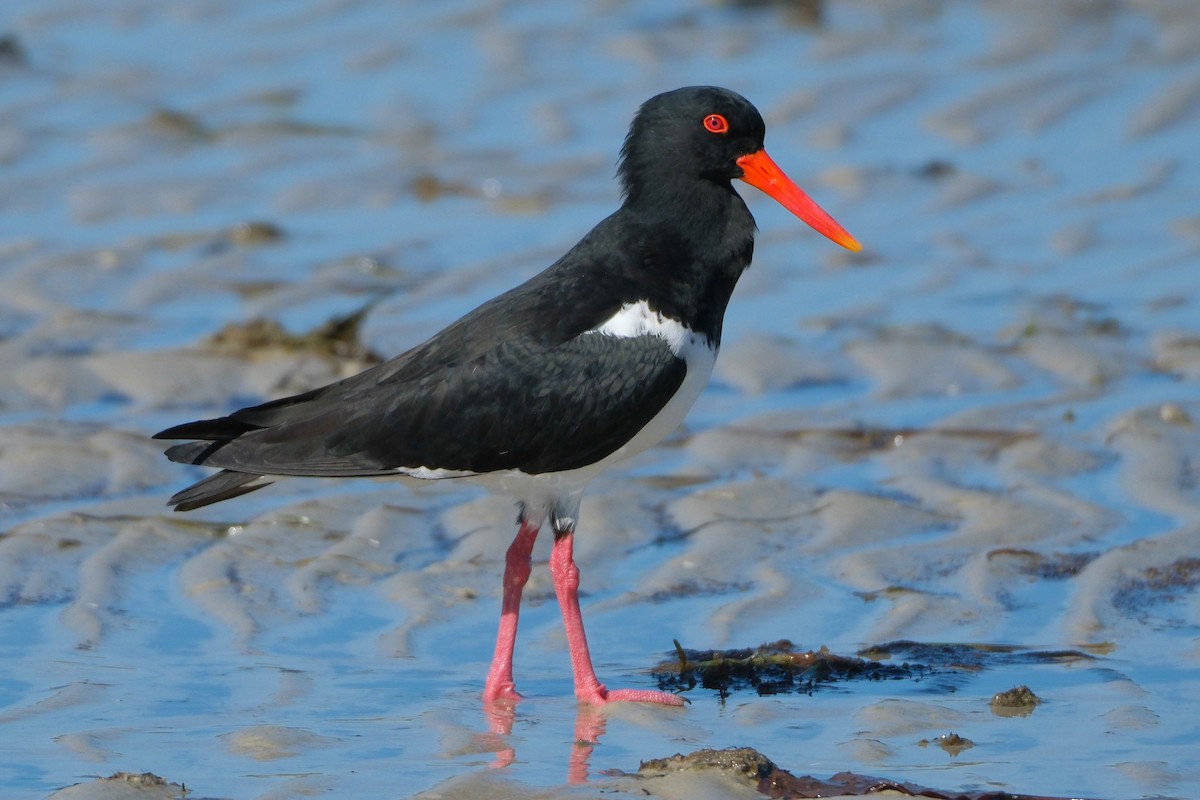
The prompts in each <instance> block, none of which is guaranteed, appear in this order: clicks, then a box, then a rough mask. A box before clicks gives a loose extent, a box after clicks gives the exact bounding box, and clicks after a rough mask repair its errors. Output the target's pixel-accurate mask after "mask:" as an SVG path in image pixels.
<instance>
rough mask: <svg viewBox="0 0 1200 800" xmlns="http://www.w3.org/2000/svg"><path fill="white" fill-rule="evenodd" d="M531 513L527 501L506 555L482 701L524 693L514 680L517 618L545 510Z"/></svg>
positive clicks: (514, 698)
mask: <svg viewBox="0 0 1200 800" xmlns="http://www.w3.org/2000/svg"><path fill="white" fill-rule="evenodd" d="M535 514H536V515H535V516H529V515H528V513H527V509H526V507H525V505H524V504H522V505H521V513H520V514H519V515H518V517H517V524H518V525H519V526H520V527H519V528H518V529H517V535H516V537H515V538H514V539H513V541H512V544H511V545H509V547H508V552H507V553H506V554H505V556H504V595H503V600H502V601H501V604H500V628H499V630H498V631H497V632H496V652H495V654H494V655H493V656H492V666H491V669H489V670H488V675H487V682H486V683H484V685H483V701H484V702H485V703H493V702H495V701H497V700H502V699H505V700H517V699H520V697H521V695H520V694H519V693H518V692H517V687H516V685H515V684H514V683H513V649H514V648H515V647H516V643H517V620H518V618H519V617H520V615H521V592H522V590H524V588H525V582H526V581H528V580H529V573H530V571H531V569H532V566H531V557H532V554H533V543H534V542H535V541H537V535H538V531H539V530H541V528H542V520H543V519H544V518H545V513H544V512H541V513H540V514H537V512H535Z"/></svg>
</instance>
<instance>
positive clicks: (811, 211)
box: [737, 150, 862, 251]
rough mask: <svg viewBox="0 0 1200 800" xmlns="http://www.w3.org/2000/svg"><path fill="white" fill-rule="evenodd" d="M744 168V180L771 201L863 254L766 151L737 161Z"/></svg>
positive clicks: (848, 235)
mask: <svg viewBox="0 0 1200 800" xmlns="http://www.w3.org/2000/svg"><path fill="white" fill-rule="evenodd" d="M737 164H738V166H739V167H741V168H742V172H743V173H744V174H743V175H742V180H744V181H745V182H746V183H748V184H750V185H751V186H753V187H754V188H756V189H761V190H762V191H764V192H766V193H767V194H769V195H770V196H771V197H773V198H775V200H776V201H777V202H778V203H779V204H780V205H782V206H783V207H784V208H786V209H787V210H788V211H791V212H792V213H793V214H795V215H796V216H797V217H799V218H800V219H802V220H804V221H805V222H807V223H808V224H809V225H810V226H812V228H813V230H815V231H816V232H817V233H819V234H821V235H822V236H827V237H828V238H830V239H832V240H833V241H835V242H837V243H838V244H840V245H841V246H842V247H844V248H846V249H847V250H855V251H857V250H862V245H861V244H859V243H858V241H857V240H856V239H855V238H854V237H853V236H851V235H850V234H849V233H848V232H847V231H846V229H845V228H843V227H842V226H841V225H839V224H838V223H837V220H835V219H834V218H833V217H831V216H829V215H828V214H826V213H825V211H824V210H823V209H822V208H821V207H820V206H819V205H817V204H816V202H814V201H813V199H812V198H811V197H809V196H808V195H806V194H805V193H804V192H803V190H801V188H800V187H799V186H797V185H796V184H794V183H792V181H791V179H790V178H788V176H787V175H784V174H783V170H781V169H780V168H779V167H778V166H776V164H775V162H774V161H772V160H771V157H770V156H768V155H767V151H766V150H759V151H758V152H756V153H751V154H749V155H746V156H742V157H741V158H739V159H738V160H737Z"/></svg>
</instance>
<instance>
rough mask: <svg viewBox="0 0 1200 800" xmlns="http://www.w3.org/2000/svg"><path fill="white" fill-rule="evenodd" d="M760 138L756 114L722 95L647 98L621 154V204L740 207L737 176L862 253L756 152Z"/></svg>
mask: <svg viewBox="0 0 1200 800" xmlns="http://www.w3.org/2000/svg"><path fill="white" fill-rule="evenodd" d="M765 136H766V125H764V124H763V119H762V115H761V114H759V113H758V109H756V108H755V107H754V106H753V105H751V104H750V101H749V100H747V99H746V98H744V97H742V96H741V95H740V94H737V93H736V92H731V91H729V90H728V89H721V88H719V87H716V86H687V87H684V88H683V89H676V90H675V91H673V92H664V93H663V94H660V95H657V96H655V97H651V98H650V99H649V100H647V101H646V102H645V103H643V104H642V107H641V108H640V109H638V113H637V116H635V117H634V119H633V124H632V125H630V127H629V135H628V136H626V137H625V146H624V147H622V148H621V164H620V166H619V167H618V168H617V174H618V175H620V178H621V184H622V190H623V191H624V194H625V202H626V205H630V206H636V207H638V208H639V209H641V210H643V211H650V212H660V213H675V214H679V212H680V211H681V210H682V209H684V208H685V207H694V206H696V205H697V204H700V205H703V204H704V203H705V201H706V200H707V201H709V202H710V204H711V202H714V201H715V202H716V203H718V204H720V203H730V202H736V203H738V204H740V203H741V201H740V198H737V197H736V193H734V191H733V189H732V187H731V186H730V183H729V182H730V181H731V180H732V179H734V178H739V179H741V180H743V181H745V182H746V183H748V184H750V185H751V186H754V187H756V188H758V189H761V190H762V191H764V192H766V193H767V194H768V195H770V196H771V197H773V198H775V200H777V201H778V202H779V203H780V204H781V205H783V206H784V207H785V208H787V209H788V210H789V211H791V212H792V213H793V214H795V215H796V216H798V217H799V218H800V219H802V220H804V221H805V222H807V223H808V224H809V225H811V226H812V227H813V228H815V229H816V230H817V231H818V232H820V233H822V234H824V235H825V236H827V237H829V238H830V239H832V240H833V241H835V242H837V243H838V244H840V245H842V246H843V247H846V248H848V249H850V250H859V249H861V247H862V246H861V245H860V244H859V243H858V242H856V241H855V240H854V237H853V236H851V235H850V234H849V233H847V232H846V230H845V229H844V228H842V226H841V225H839V224H837V222H835V221H834V220H833V218H832V217H830V216H829V215H828V214H826V213H825V212H824V211H822V210H821V208H820V206H818V205H817V204H816V203H815V202H813V200H812V199H811V198H809V196H808V195H806V194H805V193H804V192H803V191H802V190H801V189H800V188H799V187H798V186H796V185H795V184H794V183H792V182H791V180H789V179H788V177H787V175H785V174H784V173H783V171H782V170H781V169H779V167H778V166H776V164H775V162H774V161H772V160H771V158H770V157H769V156H768V155H767V152H766V150H764V149H763V138H764V137H765ZM742 207H743V208H744V206H742ZM746 214H747V218H748V219H749V212H746ZM751 224H753V220H751Z"/></svg>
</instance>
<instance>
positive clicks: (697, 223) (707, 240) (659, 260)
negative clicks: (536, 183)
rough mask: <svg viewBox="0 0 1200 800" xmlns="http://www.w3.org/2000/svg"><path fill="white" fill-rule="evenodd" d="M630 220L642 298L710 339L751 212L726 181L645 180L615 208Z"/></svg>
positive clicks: (748, 246) (738, 264)
mask: <svg viewBox="0 0 1200 800" xmlns="http://www.w3.org/2000/svg"><path fill="white" fill-rule="evenodd" d="M622 214H623V215H625V216H626V217H627V219H631V220H636V228H637V230H639V231H640V233H641V235H640V237H639V241H637V242H636V250H637V251H638V253H639V256H640V266H641V269H642V272H643V274H642V276H641V284H642V285H643V286H645V287H647V291H648V292H649V293H650V294H651V296H650V297H648V298H646V299H648V300H649V301H650V304H651V305H652V306H653V307H655V308H656V310H659V311H661V312H662V313H663V314H666V315H667V316H670V317H673V318H675V319H679V320H681V321H683V322H685V323H686V324H687V325H688V326H689V327H691V328H692V329H693V330H695V331H696V332H698V333H704V334H705V335H706V336H708V338H709V339H710V341H711V342H712V344H713V345H717V344H719V342H720V338H721V323H722V320H723V319H724V316H725V308H726V306H727V305H728V303H729V298H730V295H731V294H732V293H733V289H734V286H735V285H736V284H737V280H738V278H739V277H741V274H742V272H744V271H745V269H746V267H748V266H749V265H750V258H751V255H752V254H753V251H754V228H755V226H754V218H753V217H752V216H750V211H749V210H748V209H747V208H746V204H745V203H744V202H743V201H742V198H741V197H740V196H739V195H738V194H737V193H736V192H735V191H734V190H733V188H732V187H731V186H730V185H729V184H728V183H727V182H726V183H725V184H724V185H722V184H720V183H716V182H710V181H697V182H689V183H685V184H682V185H679V184H675V185H672V184H671V183H670V182H667V183H664V184H662V185H660V186H657V187H654V188H650V187H646V188H645V189H644V190H643V191H642V192H639V193H637V194H630V195H629V196H628V197H627V199H626V202H625V205H624V207H623V208H622Z"/></svg>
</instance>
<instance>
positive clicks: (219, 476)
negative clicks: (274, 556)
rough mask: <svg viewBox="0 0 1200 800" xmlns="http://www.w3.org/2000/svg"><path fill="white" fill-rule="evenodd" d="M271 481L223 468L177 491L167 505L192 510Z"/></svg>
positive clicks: (249, 490)
mask: <svg viewBox="0 0 1200 800" xmlns="http://www.w3.org/2000/svg"><path fill="white" fill-rule="evenodd" d="M179 447H187V445H179ZM171 449H172V450H174V449H175V448H171ZM270 483H271V481H269V480H264V477H263V476H262V475H252V474H250V473H247V472H234V471H233V470H228V469H223V470H221V471H220V472H218V473H216V474H215V475H209V476H208V477H207V478H205V479H204V480H202V481H199V482H198V483H193V484H192V485H191V486H189V487H187V488H186V489H184V490H183V491H180V492H176V493H175V494H174V495H173V496H172V497H171V499H170V500H168V501H167V505H170V506H175V510H176V511H191V510H192V509H195V508H200V507H202V506H207V505H211V504H212V503H219V502H221V501H222V500H228V499H229V498H231V497H237V496H238V495H242V494H246V493H247V492H253V491H254V490H255V489H261V488H263V487H264V486H268V485H270Z"/></svg>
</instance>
